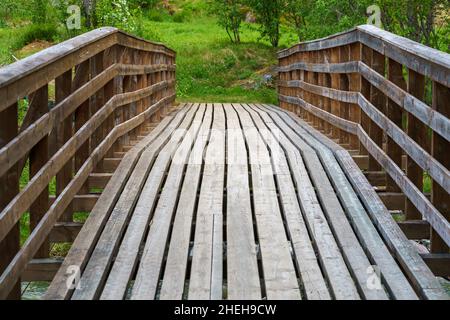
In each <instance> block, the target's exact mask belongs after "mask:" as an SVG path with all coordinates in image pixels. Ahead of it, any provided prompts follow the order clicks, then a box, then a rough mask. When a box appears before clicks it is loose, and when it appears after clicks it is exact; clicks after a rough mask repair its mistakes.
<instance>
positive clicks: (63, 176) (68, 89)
mask: <svg viewBox="0 0 450 320" xmlns="http://www.w3.org/2000/svg"><path fill="white" fill-rule="evenodd" d="M72 73H73V70H72V68H71V69H70V70H69V71H67V72H65V73H63V74H62V75H61V76H59V77H57V78H56V80H55V95H56V96H55V99H56V101H55V102H56V104H58V103H60V102H61V101H63V100H64V99H65V98H67V97H68V96H69V95H70V94H71V93H72ZM72 136H73V115H70V116H68V117H67V119H66V120H64V121H63V122H62V123H61V124H60V125H59V127H58V137H57V139H58V141H57V145H58V149H59V148H61V147H62V146H63V145H64V144H66V142H67V141H69V139H70V138H71V137H72ZM72 174H73V159H71V160H69V161H68V162H67V163H66V164H65V165H64V167H63V169H62V170H61V171H60V172H59V173H58V174H57V175H56V195H57V196H58V195H60V194H61V193H62V192H63V190H64V189H65V188H66V187H67V185H68V184H69V182H70V180H72ZM72 221H73V208H72V204H69V206H68V207H67V209H66V210H65V211H64V213H63V214H62V215H61V218H60V222H72Z"/></svg>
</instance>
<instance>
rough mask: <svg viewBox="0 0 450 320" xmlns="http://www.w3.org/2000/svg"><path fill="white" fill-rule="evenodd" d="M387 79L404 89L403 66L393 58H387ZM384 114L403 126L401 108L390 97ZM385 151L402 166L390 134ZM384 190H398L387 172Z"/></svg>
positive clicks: (397, 149)
mask: <svg viewBox="0 0 450 320" xmlns="http://www.w3.org/2000/svg"><path fill="white" fill-rule="evenodd" d="M388 79H389V81H391V82H392V83H394V84H395V85H397V86H398V87H400V88H401V89H403V90H406V82H405V78H404V77H403V66H402V65H401V64H400V63H398V62H396V61H395V60H393V59H388ZM386 115H387V117H388V118H389V119H390V120H392V122H394V123H395V124H396V125H397V126H398V127H399V128H402V127H403V124H402V122H403V111H402V108H401V107H400V106H399V105H397V104H396V103H395V102H394V101H392V100H391V99H388V104H387V111H386ZM386 153H387V155H388V156H389V158H391V159H392V160H393V161H394V162H395V163H396V164H397V166H398V167H399V168H401V167H402V155H403V151H402V148H400V147H399V145H398V144H397V143H395V141H394V140H393V139H392V138H391V137H390V136H388V137H387V145H386ZM386 192H400V188H399V186H398V185H397V184H396V183H395V181H394V180H393V179H392V178H391V176H390V175H388V174H387V175H386Z"/></svg>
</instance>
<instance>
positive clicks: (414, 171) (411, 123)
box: [405, 69, 428, 220]
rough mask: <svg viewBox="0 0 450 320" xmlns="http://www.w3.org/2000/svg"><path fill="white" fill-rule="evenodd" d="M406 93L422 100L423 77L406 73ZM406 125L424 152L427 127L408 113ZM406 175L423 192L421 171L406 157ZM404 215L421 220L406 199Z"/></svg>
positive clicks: (413, 72) (411, 71)
mask: <svg viewBox="0 0 450 320" xmlns="http://www.w3.org/2000/svg"><path fill="white" fill-rule="evenodd" d="M408 91H409V93H410V94H412V95H413V96H414V97H416V98H417V99H419V100H424V97H425V77H424V76H423V75H421V74H419V73H417V72H415V71H413V70H411V69H410V70H409V73H408ZM407 123H408V129H407V133H408V135H409V136H410V137H411V138H412V139H413V140H415V141H416V142H417V143H418V144H419V145H420V146H421V147H423V148H425V150H426V149H427V136H428V130H427V127H426V126H425V125H424V124H423V123H422V122H421V121H420V120H418V119H417V118H416V117H414V116H413V115H412V114H410V113H408V120H407ZM406 174H407V176H408V179H409V180H411V182H413V183H414V184H415V186H416V187H417V188H418V189H419V190H420V191H421V192H423V178H424V176H423V170H422V168H421V167H420V166H418V165H417V164H416V163H415V162H414V160H413V159H411V158H410V157H407V164H406ZM405 214H406V219H407V220H420V219H422V214H421V213H420V212H419V210H417V208H416V207H415V206H414V204H413V203H412V202H411V201H409V200H408V199H406V203H405Z"/></svg>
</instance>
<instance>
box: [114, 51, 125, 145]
mask: <svg viewBox="0 0 450 320" xmlns="http://www.w3.org/2000/svg"><path fill="white" fill-rule="evenodd" d="M114 48H115V49H114V51H115V61H116V63H118V64H123V63H124V52H125V48H124V47H123V46H119V45H116V46H115V47H114ZM124 78H125V77H123V76H121V75H119V76H116V77H115V79H114V87H115V90H116V92H115V93H116V94H120V93H123V92H124ZM123 119H124V118H123V110H122V108H117V109H116V110H115V112H114V115H113V119H112V120H111V129H112V128H113V127H115V126H116V125H118V124H121V123H122V122H123ZM122 148H123V139H122V138H120V139H118V140H117V142H116V143H115V144H114V147H113V148H112V150H113V152H114V151H115V152H121V151H122Z"/></svg>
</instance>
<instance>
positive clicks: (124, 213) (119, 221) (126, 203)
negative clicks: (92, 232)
mask: <svg viewBox="0 0 450 320" xmlns="http://www.w3.org/2000/svg"><path fill="white" fill-rule="evenodd" d="M195 112H196V108H193V109H191V110H190V111H189V114H188V115H187V117H186V118H185V119H184V120H183V123H184V125H186V124H187V123H190V121H191V120H192V117H193V114H194V113H195ZM179 118H180V117H179ZM183 123H182V124H183ZM176 124H177V122H174V123H173V124H172V123H171V124H170V125H169V128H168V130H167V129H166V130H162V132H161V133H160V135H159V136H157V137H154V138H155V140H154V141H152V143H151V145H149V146H148V148H147V149H146V150H145V151H144V153H142V155H141V156H140V159H139V162H138V163H137V164H136V167H135V168H134V170H133V172H132V173H131V175H130V178H129V180H128V181H127V182H126V186H125V188H124V189H123V192H122V193H121V194H120V195H119V198H118V200H117V203H116V204H115V205H114V208H113V209H112V212H111V214H110V216H109V220H108V221H107V222H106V224H105V227H104V230H103V232H102V234H101V236H100V237H99V240H98V243H97V245H96V246H95V248H94V249H93V252H92V255H91V256H90V258H89V262H88V263H87V264H86V268H85V269H84V271H83V272H82V275H81V279H80V287H79V288H77V289H75V291H74V293H73V295H72V299H73V300H86V299H88V300H89V299H96V298H98V297H99V295H100V294H101V288H102V286H103V284H104V282H105V281H106V277H107V273H106V272H107V270H108V268H109V267H110V265H111V262H112V259H113V255H114V254H115V252H116V251H117V249H118V247H119V245H120V239H121V237H122V236H123V234H124V232H125V229H126V224H127V222H128V221H129V218H130V216H131V214H132V212H133V209H134V206H135V205H136V203H137V201H138V199H139V196H140V194H141V191H142V189H143V187H144V185H145V183H146V180H147V177H148V176H149V173H150V170H151V168H152V164H153V162H154V161H155V159H156V156H157V153H158V151H160V150H161V149H162V148H163V146H164V145H165V143H166V142H167V140H168V139H170V135H171V134H172V133H173V132H174V130H175V129H176V128H177V126H176ZM155 188H156V189H159V188H158V186H155ZM109 196H110V197H111V196H114V195H109ZM152 204H153V202H152ZM86 224H87V222H86ZM136 236H139V235H136ZM130 265H132V264H131V263H130Z"/></svg>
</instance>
